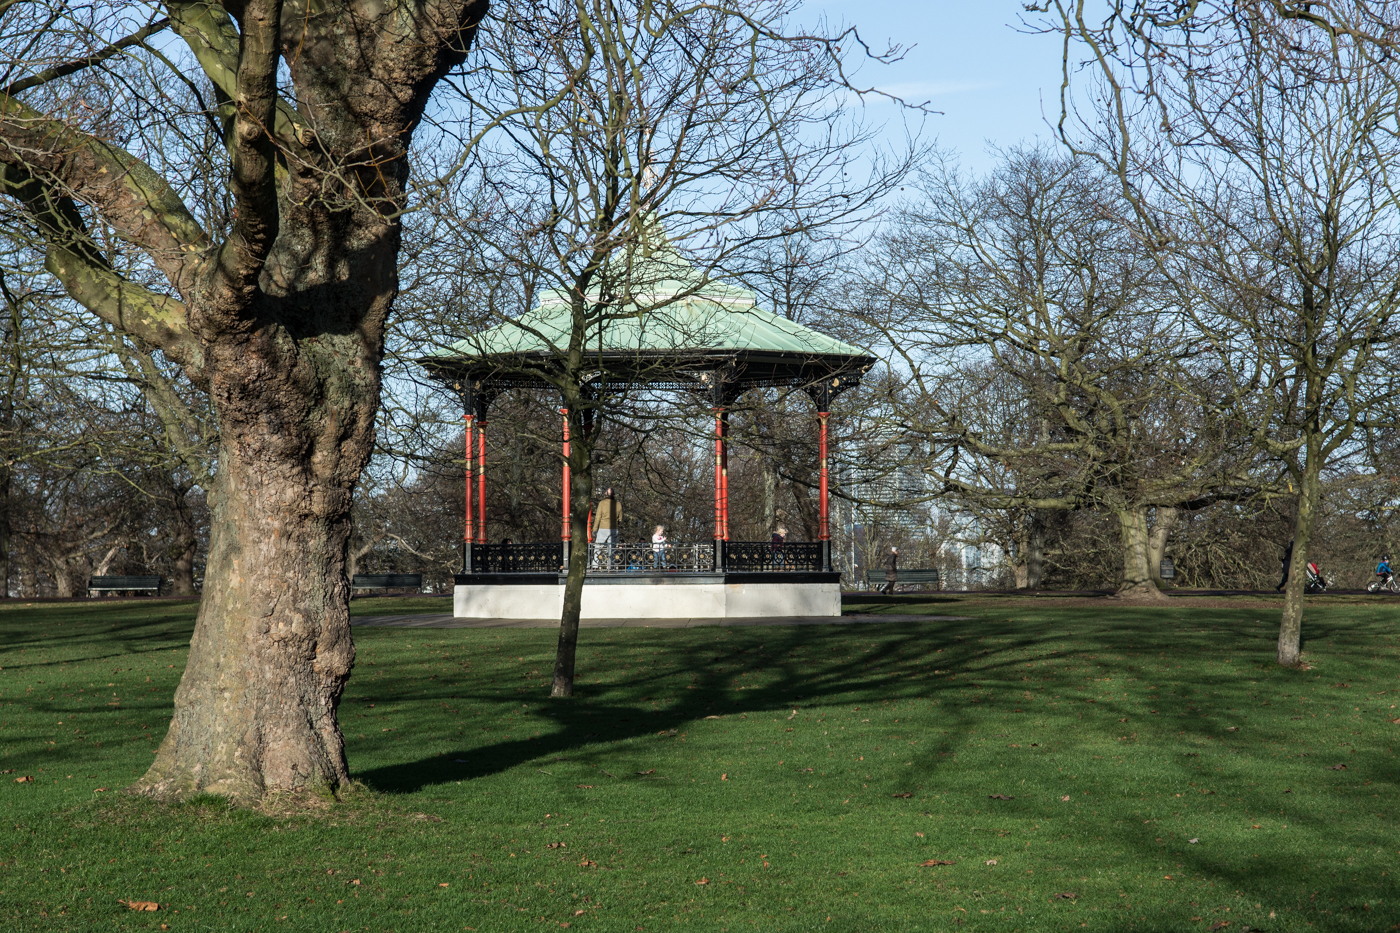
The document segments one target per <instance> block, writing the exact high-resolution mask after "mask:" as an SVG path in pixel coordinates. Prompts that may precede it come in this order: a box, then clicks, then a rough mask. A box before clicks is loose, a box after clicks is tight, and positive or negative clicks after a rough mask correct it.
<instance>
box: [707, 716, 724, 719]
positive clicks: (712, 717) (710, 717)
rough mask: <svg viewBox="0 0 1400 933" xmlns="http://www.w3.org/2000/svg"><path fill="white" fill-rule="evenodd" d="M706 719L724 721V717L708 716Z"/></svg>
mask: <svg viewBox="0 0 1400 933" xmlns="http://www.w3.org/2000/svg"><path fill="white" fill-rule="evenodd" d="M705 718H706V719H723V718H724V717H723V716H706V717H705Z"/></svg>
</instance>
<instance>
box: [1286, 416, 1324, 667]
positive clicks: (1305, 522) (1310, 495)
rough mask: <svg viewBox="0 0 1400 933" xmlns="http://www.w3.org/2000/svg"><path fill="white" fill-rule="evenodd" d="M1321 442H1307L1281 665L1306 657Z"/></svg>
mask: <svg viewBox="0 0 1400 933" xmlns="http://www.w3.org/2000/svg"><path fill="white" fill-rule="evenodd" d="M1318 446H1319V439H1318V438H1317V435H1316V433H1310V434H1309V436H1308V438H1307V441H1306V451H1307V453H1306V456H1307V460H1305V461H1304V463H1303V476H1302V482H1301V483H1300V484H1299V485H1300V487H1301V488H1300V489H1299V490H1298V512H1297V519H1296V520H1295V522H1294V525H1293V567H1292V572H1291V573H1290V574H1289V575H1288V584H1287V585H1286V586H1285V587H1284V591H1283V616H1282V618H1281V619H1280V620H1279V629H1278V663H1279V664H1282V665H1283V666H1284V667H1297V666H1298V663H1299V661H1300V659H1301V657H1302V642H1303V597H1304V595H1305V594H1306V593H1307V585H1308V573H1307V566H1308V549H1309V548H1310V547H1311V545H1312V534H1313V525H1314V522H1315V520H1316V518H1317V504H1318V497H1319V494H1320V492H1321V488H1322V456H1321V454H1320V453H1319V451H1318V449H1317V448H1318Z"/></svg>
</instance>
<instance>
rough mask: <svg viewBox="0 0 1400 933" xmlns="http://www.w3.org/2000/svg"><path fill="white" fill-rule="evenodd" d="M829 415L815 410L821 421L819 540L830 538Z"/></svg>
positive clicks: (819, 449) (818, 505)
mask: <svg viewBox="0 0 1400 933" xmlns="http://www.w3.org/2000/svg"><path fill="white" fill-rule="evenodd" d="M830 417H831V412H827V411H819V412H817V420H818V421H819V422H820V423H821V431H820V434H819V435H818V438H817V453H818V455H819V456H820V457H821V487H820V493H819V496H820V498H819V499H818V500H817V503H818V504H817V539H818V540H820V541H830V540H831V501H830V499H829V498H828V492H827V449H826V422H827V419H828V418H830Z"/></svg>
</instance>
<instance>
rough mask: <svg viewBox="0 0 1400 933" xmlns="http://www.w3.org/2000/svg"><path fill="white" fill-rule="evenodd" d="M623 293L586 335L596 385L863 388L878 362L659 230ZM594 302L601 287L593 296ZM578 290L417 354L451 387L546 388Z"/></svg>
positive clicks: (729, 390)
mask: <svg viewBox="0 0 1400 933" xmlns="http://www.w3.org/2000/svg"><path fill="white" fill-rule="evenodd" d="M622 284H623V285H625V286H626V287H625V288H617V289H615V290H616V291H621V292H624V293H625V295H626V297H625V298H623V299H620V300H618V301H617V302H616V303H615V307H616V309H617V311H616V313H614V314H610V315H607V316H605V317H604V318H603V319H602V320H600V321H597V322H595V323H594V324H593V326H592V327H591V328H590V330H589V332H588V333H586V334H585V335H584V341H583V343H584V345H585V346H587V347H588V348H589V349H588V350H587V351H586V352H585V353H584V359H585V365H586V366H588V367H589V368H591V369H594V370H595V371H596V375H595V376H594V377H593V379H591V380H589V381H591V382H593V383H594V384H598V385H600V386H602V385H619V386H625V385H647V386H650V387H653V388H665V389H675V390H687V391H695V392H715V393H717V394H725V395H731V396H732V395H736V394H737V393H738V392H739V391H742V390H744V389H748V388H757V387H763V386H780V387H800V388H808V387H812V388H815V387H819V386H820V387H823V388H824V389H826V390H827V391H829V392H830V393H832V394H836V393H838V392H840V391H842V390H844V389H847V388H851V387H854V386H855V385H858V384H859V382H860V379H861V376H862V375H864V373H865V372H866V371H867V370H868V369H869V368H870V367H871V366H872V365H873V364H874V363H875V360H876V358H875V357H874V356H873V355H871V354H870V353H869V351H867V350H863V349H861V348H860V347H856V346H853V345H851V344H848V343H845V342H843V341H840V340H837V339H836V338H834V337H831V336H828V335H826V334H823V333H821V332H820V331H817V330H813V329H812V328H810V327H806V326H804V325H802V324H799V323H797V322H796V321H791V320H788V319H787V318H785V317H783V316H781V315H779V314H774V313H773V312H771V311H767V310H765V309H763V308H761V307H759V304H758V298H757V295H756V293H755V292H753V291H751V290H749V289H745V288H740V287H738V286H735V285H731V284H729V283H726V282H722V281H718V280H708V279H706V278H705V277H704V276H703V275H702V274H701V273H700V272H699V271H698V270H697V269H696V268H695V267H694V266H693V265H691V264H690V263H689V262H687V261H686V260H685V259H684V258H682V257H681V256H680V255H679V253H677V252H676V250H675V248H674V247H673V246H672V245H671V244H670V243H669V242H668V241H667V240H666V239H665V238H664V235H663V236H660V237H659V238H657V240H656V241H654V245H653V246H652V247H651V248H650V249H649V250H648V252H647V253H646V255H645V256H643V257H642V258H641V259H639V260H637V261H636V262H635V263H634V264H633V265H631V266H630V267H628V268H627V275H626V281H625V282H624V283H622ZM590 300H596V296H590ZM572 301H573V297H572V296H571V295H570V293H569V292H567V291H566V290H563V289H556V290H553V291H549V292H545V293H544V294H543V295H542V297H541V299H540V301H539V302H538V304H537V305H536V306H535V307H534V308H532V309H531V310H530V311H528V312H527V313H525V314H523V315H521V316H520V317H519V318H518V319H516V320H510V321H505V322H503V323H501V324H498V325H497V326H495V327H492V328H489V329H487V330H484V331H482V332H480V333H478V334H473V335H472V336H469V337H466V338H464V339H462V340H459V341H457V342H456V343H453V344H452V345H450V346H447V347H443V348H441V349H438V350H434V351H432V352H430V353H427V354H425V355H424V356H423V357H421V358H420V359H419V360H418V362H419V363H420V365H422V366H424V367H425V368H427V369H428V370H429V371H430V372H431V373H432V374H433V375H434V376H435V377H436V378H438V379H440V380H442V381H443V382H446V383H448V384H449V385H450V386H451V387H452V388H454V389H456V390H457V391H458V392H460V393H463V394H466V395H474V394H477V393H482V392H494V391H497V390H500V389H507V388H525V387H539V386H544V385H547V384H548V383H547V382H546V380H545V379H543V378H542V376H543V374H544V373H547V372H549V371H550V370H557V369H558V368H559V367H560V360H559V357H560V356H561V354H562V353H563V352H564V350H565V349H567V347H568V345H569V335H570V333H571V329H572V325H573V316H572V310H571V304H572Z"/></svg>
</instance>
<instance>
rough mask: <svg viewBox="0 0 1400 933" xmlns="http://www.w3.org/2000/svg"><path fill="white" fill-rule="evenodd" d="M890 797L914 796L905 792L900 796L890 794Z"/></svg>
mask: <svg viewBox="0 0 1400 933" xmlns="http://www.w3.org/2000/svg"><path fill="white" fill-rule="evenodd" d="M890 796H891V797H912V796H914V795H913V794H911V793H909V792H908V791H905V792H904V793H902V794H890Z"/></svg>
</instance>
